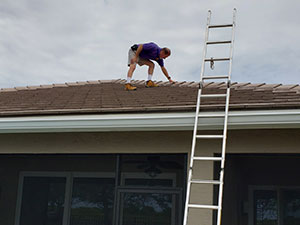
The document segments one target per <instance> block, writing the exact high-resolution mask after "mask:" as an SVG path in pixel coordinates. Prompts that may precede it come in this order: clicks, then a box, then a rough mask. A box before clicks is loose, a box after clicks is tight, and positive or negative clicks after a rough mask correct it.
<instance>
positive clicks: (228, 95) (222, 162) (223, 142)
mask: <svg viewBox="0 0 300 225" xmlns="http://www.w3.org/2000/svg"><path fill="white" fill-rule="evenodd" d="M226 93H227V97H226V105H225V119H224V128H223V141H222V156H221V157H222V160H221V170H220V178H219V181H220V185H219V196H218V206H219V208H218V215H217V225H221V216H222V201H223V187H224V167H225V155H226V143H227V125H228V111H229V110H228V109H229V99H230V87H229V86H228V87H227V90H226Z"/></svg>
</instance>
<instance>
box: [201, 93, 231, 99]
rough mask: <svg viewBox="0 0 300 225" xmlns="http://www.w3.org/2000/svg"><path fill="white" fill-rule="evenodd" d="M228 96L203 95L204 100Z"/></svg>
mask: <svg viewBox="0 0 300 225" xmlns="http://www.w3.org/2000/svg"><path fill="white" fill-rule="evenodd" d="M226 96H227V95H226V94H211V95H201V96H200V97H202V98H219V97H226Z"/></svg>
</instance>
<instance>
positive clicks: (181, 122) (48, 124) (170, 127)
mask: <svg viewBox="0 0 300 225" xmlns="http://www.w3.org/2000/svg"><path fill="white" fill-rule="evenodd" d="M203 114H205V115H218V114H221V112H206V113H203ZM200 115H201V114H200ZM194 116H195V113H192V112H174V113H172V112H169V113H136V114H133V113H130V114H99V115H59V116H26V117H25V116H24V117H2V118H0V133H41V132H106V131H175V130H192V129H193V123H194ZM200 123H201V126H199V129H200V130H201V129H202V130H219V129H222V126H223V120H222V118H200ZM275 128H300V109H294V110H256V111H231V112H230V113H229V120H228V129H275Z"/></svg>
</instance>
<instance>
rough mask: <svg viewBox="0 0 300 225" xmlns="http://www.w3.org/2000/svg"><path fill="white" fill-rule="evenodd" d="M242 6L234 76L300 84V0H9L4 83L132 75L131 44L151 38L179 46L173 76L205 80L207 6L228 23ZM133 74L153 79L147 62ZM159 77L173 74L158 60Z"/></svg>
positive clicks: (1, 9) (2, 25) (0, 65)
mask: <svg viewBox="0 0 300 225" xmlns="http://www.w3.org/2000/svg"><path fill="white" fill-rule="evenodd" d="M234 7H236V8H237V10H238V12H237V29H236V42H235V46H234V60H233V71H232V80H233V81H238V82H251V83H283V84H299V83H300V63H299V61H300V42H299V40H300V30H299V27H300V18H299V17H300V16H299V10H300V1H298V0H285V1H283V0H273V1H271V0H252V1H244V0H222V1H220V0H219V1H217V0H211V1H203V0H187V1H182V0H164V1H161V0H152V1H148V0H88V1H82V0H48V1H43V0H20V1H16V0H1V1H0V88H8V87H16V86H27V85H40V84H51V83H65V82H74V81H87V80H103V79H118V78H123V79H125V78H126V74H127V65H126V64H127V54H128V49H129V47H130V46H131V45H132V44H134V43H144V42H149V41H154V42H156V43H157V44H159V45H160V46H161V47H164V46H167V47H169V48H171V50H172V55H171V57H169V58H167V59H166V61H165V66H166V68H167V69H168V71H169V73H170V75H171V76H172V79H174V80H177V81H198V80H199V76H200V69H201V60H202V52H203V44H204V43H203V42H204V41H203V40H204V32H205V24H206V18H207V10H208V9H211V10H212V12H213V14H212V23H214V24H220V23H227V22H231V20H232V9H233V8H234ZM227 35H228V34H227V33H215V34H212V35H211V38H216V39H218V38H219V39H223V38H226V37H227ZM212 52H213V51H212ZM224 52H227V50H226V49H225V50H224ZM215 53H216V54H221V50H215ZM222 53H223V52H222ZM224 56H225V55H224ZM224 68H226V67H225V66H223V65H216V69H215V71H213V72H219V71H218V70H220V71H221V70H222V69H224ZM208 72H209V69H208ZM133 78H134V79H146V78H147V68H144V67H139V68H137V70H136V72H135V74H134V77H133ZM154 79H156V80H163V81H165V80H166V79H165V77H164V76H163V74H162V73H161V71H160V69H159V67H158V65H157V66H156V68H155V72H154Z"/></svg>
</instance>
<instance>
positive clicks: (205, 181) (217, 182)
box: [191, 180, 221, 184]
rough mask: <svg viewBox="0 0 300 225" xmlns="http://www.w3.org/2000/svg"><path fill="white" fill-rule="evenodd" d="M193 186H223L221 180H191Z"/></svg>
mask: <svg viewBox="0 0 300 225" xmlns="http://www.w3.org/2000/svg"><path fill="white" fill-rule="evenodd" d="M191 183H193V184H221V181H219V180H191Z"/></svg>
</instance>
